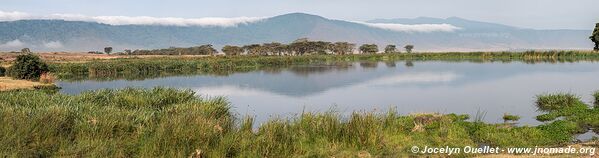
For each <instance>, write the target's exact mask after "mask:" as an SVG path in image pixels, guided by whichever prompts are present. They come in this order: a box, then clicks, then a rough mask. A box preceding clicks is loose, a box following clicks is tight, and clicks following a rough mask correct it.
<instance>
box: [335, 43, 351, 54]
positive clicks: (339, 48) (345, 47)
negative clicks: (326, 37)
mask: <svg viewBox="0 0 599 158" xmlns="http://www.w3.org/2000/svg"><path fill="white" fill-rule="evenodd" d="M354 47H356V45H355V44H352V43H348V42H335V43H333V44H332V46H331V50H332V51H333V53H335V54H337V55H345V54H349V53H351V52H352V51H354Z"/></svg>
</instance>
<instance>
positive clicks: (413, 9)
mask: <svg viewBox="0 0 599 158" xmlns="http://www.w3.org/2000/svg"><path fill="white" fill-rule="evenodd" d="M598 6H599V0H409V1H408V0H212V1H201V0H168V1H167V0H0V11H5V12H7V11H8V12H12V11H18V12H25V13H29V14H36V15H45V14H56V13H60V14H83V15H89V16H153V17H181V18H201V17H240V16H249V17H265V16H274V15H280V14H285V13H292V12H304V13H310V14H317V15H321V16H324V17H327V18H332V19H342V20H352V21H365V20H371V19H376V18H413V17H419V16H427V17H438V18H446V17H451V16H457V17H462V18H466V19H472V20H480V21H487V22H496V23H502V24H507V25H513V26H518V27H526V28H536V29H585V30H590V29H592V28H593V27H594V23H598V22H599V9H597V7H598Z"/></svg>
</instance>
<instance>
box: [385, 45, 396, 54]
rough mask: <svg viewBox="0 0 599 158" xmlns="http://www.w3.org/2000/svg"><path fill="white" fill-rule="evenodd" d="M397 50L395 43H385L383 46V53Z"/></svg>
mask: <svg viewBox="0 0 599 158" xmlns="http://www.w3.org/2000/svg"><path fill="white" fill-rule="evenodd" d="M395 52H397V47H396V46H395V45H387V46H386V47H385V53H395Z"/></svg>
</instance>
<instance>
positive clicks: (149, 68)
mask: <svg viewBox="0 0 599 158" xmlns="http://www.w3.org/2000/svg"><path fill="white" fill-rule="evenodd" d="M400 60H402V61H410V62H412V61H448V62H477V63H479V62H480V63H482V62H525V63H530V64H534V63H542V62H551V63H559V62H576V61H599V53H594V52H590V51H589V52H585V51H547V52H536V51H527V52H472V53H410V54H408V53H403V54H400V53H385V54H351V55H304V56H217V57H195V58H194V57H191V58H188V57H181V58H176V57H175V58H172V57H162V58H136V57H133V58H122V59H110V60H93V61H91V62H82V63H77V62H70V63H52V64H50V71H51V72H53V73H54V74H56V75H57V76H58V77H59V78H60V79H67V80H79V79H99V80H110V79H119V78H121V79H122V78H125V79H143V78H152V77H159V76H169V75H176V74H181V75H185V74H205V73H209V74H217V75H218V74H228V73H231V72H244V71H251V70H259V69H264V68H277V67H289V66H293V65H310V64H335V63H340V62H355V61H400ZM144 76H146V77H144Z"/></svg>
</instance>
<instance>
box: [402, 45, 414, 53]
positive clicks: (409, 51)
mask: <svg viewBox="0 0 599 158" xmlns="http://www.w3.org/2000/svg"><path fill="white" fill-rule="evenodd" d="M403 48H405V49H406V52H408V53H412V49H414V45H411V44H408V45H406V46H404V47H403Z"/></svg>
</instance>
